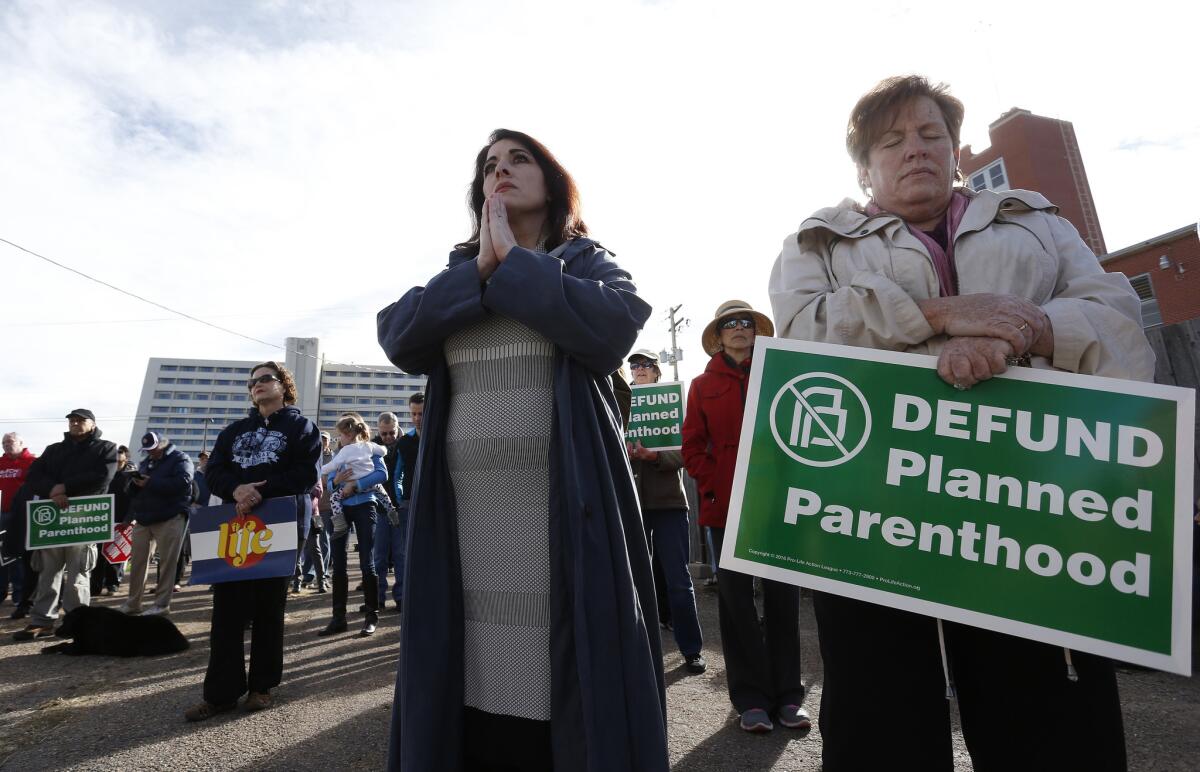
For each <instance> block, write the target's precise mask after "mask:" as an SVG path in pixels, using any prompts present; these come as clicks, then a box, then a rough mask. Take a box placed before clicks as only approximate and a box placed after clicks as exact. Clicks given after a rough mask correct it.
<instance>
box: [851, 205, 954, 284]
mask: <svg viewBox="0 0 1200 772" xmlns="http://www.w3.org/2000/svg"><path fill="white" fill-rule="evenodd" d="M970 203H971V199H969V198H967V197H966V196H965V195H963V194H962V193H961V192H960V191H957V190H956V191H954V192H953V193H952V194H951V195H950V206H948V207H947V208H946V219H945V225H946V248H945V249H942V245H941V244H939V243H937V240H936V239H934V238H933V237H932V236H930V235H929V234H928V233H926V232H925V231H923V230H921V229H919V228H914V227H912V226H911V225H909V224H908V223H904V225H905V227H907V228H908V232H909V233H911V234H912V235H914V236H916V237H917V240H918V241H920V242H921V243H922V244H924V245H925V249H927V250H929V256H930V257H931V258H932V259H933V269H934V271H935V272H936V273H937V277H938V291H939V294H940V295H941V296H942V297H950V296H952V295H957V294H958V269H957V268H956V267H955V265H954V234H955V233H956V232H957V231H958V225H959V223H961V222H962V218H963V214H964V213H966V211H967V205H968V204H970ZM884 211H885V210H883V209H880V208H879V205H878V204H876V203H875V202H874V201H871V202H870V203H868V204H867V214H869V215H877V214H880V213H881V212H884Z"/></svg>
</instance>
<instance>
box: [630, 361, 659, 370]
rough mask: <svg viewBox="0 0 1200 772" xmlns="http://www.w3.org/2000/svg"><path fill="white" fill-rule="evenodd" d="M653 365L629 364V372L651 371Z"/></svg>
mask: <svg viewBox="0 0 1200 772" xmlns="http://www.w3.org/2000/svg"><path fill="white" fill-rule="evenodd" d="M654 367H655V364H654V363H653V362H630V363H629V369H630V370H653V369H654Z"/></svg>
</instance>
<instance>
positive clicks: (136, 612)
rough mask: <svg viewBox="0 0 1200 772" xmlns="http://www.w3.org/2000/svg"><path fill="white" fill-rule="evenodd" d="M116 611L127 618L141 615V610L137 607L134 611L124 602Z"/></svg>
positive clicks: (127, 602)
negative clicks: (126, 615)
mask: <svg viewBox="0 0 1200 772" xmlns="http://www.w3.org/2000/svg"><path fill="white" fill-rule="evenodd" d="M117 611H120V612H121V613H122V614H128V615H129V616H132V617H136V616H137V615H139V614H141V613H142V608H141V606H139V607H137V608H136V609H135V608H134V607H133V606H131V605H129V601H125V602H124V603H122V604H121V605H120V606H117Z"/></svg>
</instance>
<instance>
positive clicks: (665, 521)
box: [642, 509, 704, 657]
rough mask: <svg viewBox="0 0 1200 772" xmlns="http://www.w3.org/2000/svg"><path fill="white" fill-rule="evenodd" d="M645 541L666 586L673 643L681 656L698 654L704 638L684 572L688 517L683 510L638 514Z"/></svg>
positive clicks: (647, 511)
mask: <svg viewBox="0 0 1200 772" xmlns="http://www.w3.org/2000/svg"><path fill="white" fill-rule="evenodd" d="M642 518H643V520H644V522H645V524H646V540H647V541H648V542H650V548H651V549H652V550H654V555H655V557H657V558H658V562H659V565H661V566H662V571H663V577H664V578H665V579H666V584H667V601H668V603H669V605H670V607H671V624H672V626H673V627H674V629H675V643H676V644H677V645H678V646H679V651H680V653H682V654H683V655H684V656H685V657H691V656H694V655H696V654H699V653H700V648H701V646H703V644H704V637H703V635H702V633H701V632H700V617H699V616H698V615H697V613H696V592H695V590H693V589H692V575H691V573H690V572H689V571H688V517H687V510H686V509H649V510H646V511H645V512H643V513H642Z"/></svg>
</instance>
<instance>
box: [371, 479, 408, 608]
mask: <svg viewBox="0 0 1200 772" xmlns="http://www.w3.org/2000/svg"><path fill="white" fill-rule="evenodd" d="M396 513H397V514H398V515H399V517H400V524H399V525H392V523H391V521H390V520H388V519H387V518H386V517H381V518H379V519H378V520H377V521H376V522H375V574H376V575H377V576H378V577H379V603H380V605H381V606H382V604H383V602H384V601H385V600H387V569H388V559H389V558H391V561H392V565H393V566H395V568H396V582H395V584H393V585H392V599H393V600H394V601H396V602H397V603H401V602H403V600H404V556H405V555H406V554H407V553H408V502H405V503H403V504H401V505H400V506H399V507H398V508H397V509H396Z"/></svg>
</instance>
